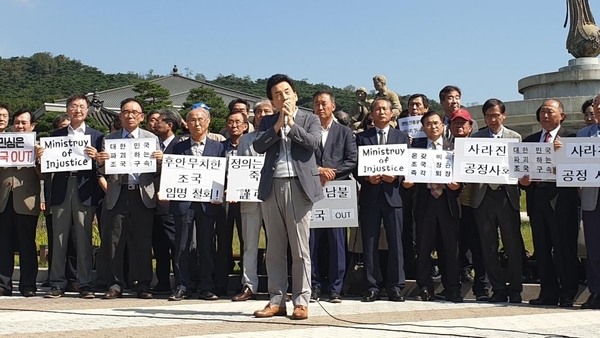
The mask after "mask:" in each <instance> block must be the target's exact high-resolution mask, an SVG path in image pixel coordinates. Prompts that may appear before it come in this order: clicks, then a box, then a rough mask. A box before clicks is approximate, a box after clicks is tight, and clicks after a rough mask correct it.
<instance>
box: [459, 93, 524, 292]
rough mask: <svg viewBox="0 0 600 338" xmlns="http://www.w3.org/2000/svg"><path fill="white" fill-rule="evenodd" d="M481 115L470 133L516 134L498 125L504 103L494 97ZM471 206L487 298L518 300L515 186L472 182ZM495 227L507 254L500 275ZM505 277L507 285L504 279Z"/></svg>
mask: <svg viewBox="0 0 600 338" xmlns="http://www.w3.org/2000/svg"><path fill="white" fill-rule="evenodd" d="M482 110H483V117H484V118H485V123H486V124H487V126H488V128H487V129H483V130H480V131H478V132H476V133H475V134H473V135H472V136H471V137H481V138H516V139H518V140H519V142H520V141H521V135H519V133H517V132H515V131H513V130H510V129H508V128H506V127H504V126H503V125H502V123H503V122H504V119H506V110H505V107H504V103H502V101H500V100H498V99H489V100H487V101H486V102H485V103H484V104H483V107H482ZM471 207H472V208H473V211H474V214H475V223H477V228H478V229H479V234H480V236H481V247H482V249H483V263H484V266H485V269H486V271H487V274H488V278H489V280H490V284H491V285H492V291H493V294H492V297H490V299H489V301H490V302H506V301H507V300H509V301H510V302H511V303H521V301H522V299H521V291H523V282H522V280H521V272H522V270H521V267H522V260H521V259H522V253H523V244H522V243H523V239H522V237H521V230H520V229H521V218H520V207H519V187H518V186H517V185H505V184H485V183H474V184H472V195H471ZM498 228H500V233H501V236H502V243H503V244H504V249H505V250H506V253H507V255H508V274H509V276H503V274H502V268H501V267H500V260H499V258H498ZM507 279H508V281H509V284H508V288H507V285H506V283H505V280H507Z"/></svg>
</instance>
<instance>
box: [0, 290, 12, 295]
mask: <svg viewBox="0 0 600 338" xmlns="http://www.w3.org/2000/svg"><path fill="white" fill-rule="evenodd" d="M2 296H12V292H10V291H8V290H6V289H3V288H0V297H2Z"/></svg>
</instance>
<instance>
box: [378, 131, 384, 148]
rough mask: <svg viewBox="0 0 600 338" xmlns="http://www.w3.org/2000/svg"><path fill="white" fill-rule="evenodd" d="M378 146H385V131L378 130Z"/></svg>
mask: <svg viewBox="0 0 600 338" xmlns="http://www.w3.org/2000/svg"><path fill="white" fill-rule="evenodd" d="M379 144H380V145H382V144H385V131H383V129H380V130H379Z"/></svg>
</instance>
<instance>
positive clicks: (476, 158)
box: [453, 138, 519, 184]
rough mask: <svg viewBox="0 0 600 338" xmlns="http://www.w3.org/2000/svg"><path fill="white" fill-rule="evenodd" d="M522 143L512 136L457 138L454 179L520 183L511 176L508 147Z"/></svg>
mask: <svg viewBox="0 0 600 338" xmlns="http://www.w3.org/2000/svg"><path fill="white" fill-rule="evenodd" d="M514 142H519V140H518V139H512V138H456V139H454V167H453V176H454V181H455V182H461V183H492V184H517V181H518V180H517V179H516V178H510V176H509V173H510V168H509V161H508V147H509V146H510V145H511V144H512V143H514Z"/></svg>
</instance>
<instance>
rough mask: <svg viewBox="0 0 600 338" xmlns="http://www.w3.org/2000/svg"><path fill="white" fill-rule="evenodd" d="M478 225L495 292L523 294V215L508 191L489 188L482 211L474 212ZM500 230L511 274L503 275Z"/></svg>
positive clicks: (480, 208)
mask: <svg viewBox="0 0 600 338" xmlns="http://www.w3.org/2000/svg"><path fill="white" fill-rule="evenodd" d="M474 213H475V222H476V224H477V227H478V229H479V234H480V236H481V248H482V252H483V263H484V265H485V269H486V272H487V274H488V278H489V281H490V284H491V285H492V291H494V292H496V291H501V290H504V291H505V290H506V289H507V285H506V281H508V290H510V291H517V292H521V291H523V281H522V279H521V276H522V264H523V260H522V256H523V239H522V237H521V216H520V214H519V210H516V209H514V208H513V207H512V205H511V204H510V201H509V200H508V196H507V194H506V191H504V190H503V189H502V187H501V188H500V190H491V189H490V188H488V190H487V192H486V195H485V197H484V199H483V201H482V202H481V205H480V206H479V208H476V209H474ZM498 228H500V235H501V236H502V243H503V245H504V249H505V251H506V254H507V256H508V275H507V276H505V275H504V274H503V273H502V267H501V264H500V257H499V256H498V245H499V244H498Z"/></svg>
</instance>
